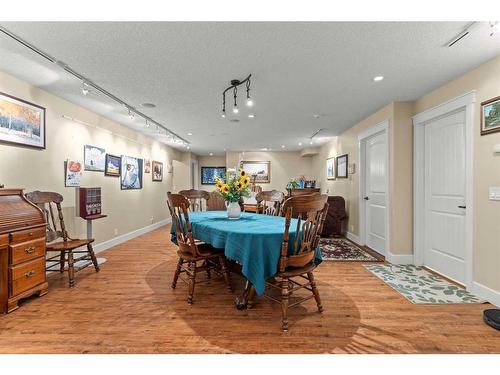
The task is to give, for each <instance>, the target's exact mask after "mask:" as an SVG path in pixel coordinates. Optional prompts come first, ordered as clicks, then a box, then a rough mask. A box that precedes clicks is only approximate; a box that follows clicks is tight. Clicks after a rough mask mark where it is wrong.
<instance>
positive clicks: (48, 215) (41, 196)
mask: <svg viewBox="0 0 500 375" xmlns="http://www.w3.org/2000/svg"><path fill="white" fill-rule="evenodd" d="M26 198H27V199H28V200H29V201H31V202H32V203H33V204H35V205H37V206H38V207H39V208H40V209H41V210H42V212H43V214H44V215H45V221H46V222H47V229H46V230H47V234H46V237H47V242H53V241H55V240H57V239H58V238H62V239H63V241H65V242H66V241H68V239H70V238H69V236H68V232H67V231H66V225H65V224H64V217H63V214H62V208H61V203H62V201H63V197H62V195H61V194H59V193H55V192H50V191H38V190H37V191H33V192H31V193H27V194H26ZM54 206H55V209H54ZM56 210H57V220H56V217H55V214H54V212H55V211H56ZM58 224H59V225H58Z"/></svg>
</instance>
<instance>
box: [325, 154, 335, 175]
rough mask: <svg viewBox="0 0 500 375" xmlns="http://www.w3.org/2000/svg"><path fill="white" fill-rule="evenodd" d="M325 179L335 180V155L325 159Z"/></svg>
mask: <svg viewBox="0 0 500 375" xmlns="http://www.w3.org/2000/svg"><path fill="white" fill-rule="evenodd" d="M326 179H327V180H335V157H331V158H328V159H326Z"/></svg>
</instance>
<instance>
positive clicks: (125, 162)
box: [120, 155, 142, 190]
mask: <svg viewBox="0 0 500 375" xmlns="http://www.w3.org/2000/svg"><path fill="white" fill-rule="evenodd" d="M120 187H121V189H122V190H132V189H142V159H138V158H134V157H132V156H125V155H122V157H121V167H120Z"/></svg>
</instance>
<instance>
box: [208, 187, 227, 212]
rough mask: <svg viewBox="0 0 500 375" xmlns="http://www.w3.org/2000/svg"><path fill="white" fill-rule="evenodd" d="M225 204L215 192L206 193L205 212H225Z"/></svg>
mask: <svg viewBox="0 0 500 375" xmlns="http://www.w3.org/2000/svg"><path fill="white" fill-rule="evenodd" d="M225 210H226V202H225V201H224V198H222V195H220V194H219V193H218V192H217V191H215V190H214V191H211V192H210V193H208V201H207V211H225Z"/></svg>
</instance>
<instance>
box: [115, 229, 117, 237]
mask: <svg viewBox="0 0 500 375" xmlns="http://www.w3.org/2000/svg"><path fill="white" fill-rule="evenodd" d="M117 235H118V229H116V228H115V236H117Z"/></svg>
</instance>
